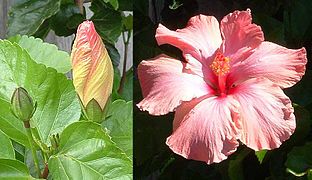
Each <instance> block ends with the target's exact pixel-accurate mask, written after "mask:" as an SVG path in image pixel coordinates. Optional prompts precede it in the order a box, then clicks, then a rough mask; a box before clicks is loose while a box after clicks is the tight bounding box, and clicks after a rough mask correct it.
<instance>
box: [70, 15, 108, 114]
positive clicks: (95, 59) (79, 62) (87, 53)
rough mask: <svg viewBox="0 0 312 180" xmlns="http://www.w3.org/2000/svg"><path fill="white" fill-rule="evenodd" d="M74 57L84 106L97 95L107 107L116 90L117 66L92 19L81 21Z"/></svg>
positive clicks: (74, 72) (76, 87)
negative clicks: (114, 80) (115, 67)
mask: <svg viewBox="0 0 312 180" xmlns="http://www.w3.org/2000/svg"><path fill="white" fill-rule="evenodd" d="M71 61H72V67H73V82H74V86H75V89H76V91H77V93H78V95H79V97H80V100H81V102H82V104H83V106H84V107H86V106H87V104H88V103H89V102H90V101H91V100H92V99H94V100H96V101H97V103H98V104H99V105H100V107H101V108H102V109H104V107H105V104H106V102H107V100H108V98H109V96H110V94H111V93H112V87H113V76H114V70H113V65H112V62H111V60H110V57H109V55H108V52H107V50H106V48H105V45H104V43H103V42H102V40H101V37H100V36H99V35H98V34H97V32H96V31H95V28H94V25H93V23H92V21H85V22H83V23H82V24H80V25H79V27H78V30H77V34H76V39H75V41H74V45H73V49H72V54H71Z"/></svg>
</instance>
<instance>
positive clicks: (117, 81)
mask: <svg viewBox="0 0 312 180" xmlns="http://www.w3.org/2000/svg"><path fill="white" fill-rule="evenodd" d="M120 79H121V77H120V70H119V69H118V68H117V67H114V83H113V92H112V100H116V99H122V97H121V96H120V95H119V94H118V92H117V91H118V88H119V84H120Z"/></svg>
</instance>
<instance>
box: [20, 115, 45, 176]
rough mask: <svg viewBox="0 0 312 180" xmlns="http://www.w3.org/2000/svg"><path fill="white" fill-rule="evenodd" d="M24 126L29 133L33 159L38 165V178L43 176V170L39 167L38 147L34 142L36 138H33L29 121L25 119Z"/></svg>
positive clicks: (36, 165)
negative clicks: (36, 147)
mask: <svg viewBox="0 0 312 180" xmlns="http://www.w3.org/2000/svg"><path fill="white" fill-rule="evenodd" d="M24 127H25V129H26V134H27V138H28V141H29V145H30V150H31V154H32V156H33V159H34V163H35V167H36V170H37V174H38V178H39V177H40V176H41V172H40V168H39V161H38V157H37V153H36V149H35V147H34V144H33V143H34V140H33V138H32V135H31V130H30V124H29V121H24Z"/></svg>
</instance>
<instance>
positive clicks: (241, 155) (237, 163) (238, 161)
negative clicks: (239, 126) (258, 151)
mask: <svg viewBox="0 0 312 180" xmlns="http://www.w3.org/2000/svg"><path fill="white" fill-rule="evenodd" d="M250 152H251V150H250V149H248V148H245V147H244V148H243V149H242V150H241V151H240V152H238V154H237V156H236V157H235V158H234V159H233V160H230V163H229V169H228V172H229V177H230V179H231V180H238V179H244V171H243V170H244V169H243V165H242V163H243V160H244V159H245V157H246V156H247V155H248V154H249V153H250Z"/></svg>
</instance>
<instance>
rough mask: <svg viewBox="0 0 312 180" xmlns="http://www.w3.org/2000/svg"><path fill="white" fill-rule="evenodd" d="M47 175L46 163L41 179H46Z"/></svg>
mask: <svg viewBox="0 0 312 180" xmlns="http://www.w3.org/2000/svg"><path fill="white" fill-rule="evenodd" d="M48 175H49V167H48V163H45V166H44V170H43V173H42V176H41V177H42V178H43V179H47V178H48Z"/></svg>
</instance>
